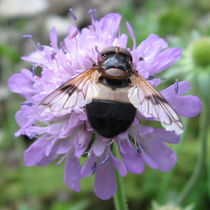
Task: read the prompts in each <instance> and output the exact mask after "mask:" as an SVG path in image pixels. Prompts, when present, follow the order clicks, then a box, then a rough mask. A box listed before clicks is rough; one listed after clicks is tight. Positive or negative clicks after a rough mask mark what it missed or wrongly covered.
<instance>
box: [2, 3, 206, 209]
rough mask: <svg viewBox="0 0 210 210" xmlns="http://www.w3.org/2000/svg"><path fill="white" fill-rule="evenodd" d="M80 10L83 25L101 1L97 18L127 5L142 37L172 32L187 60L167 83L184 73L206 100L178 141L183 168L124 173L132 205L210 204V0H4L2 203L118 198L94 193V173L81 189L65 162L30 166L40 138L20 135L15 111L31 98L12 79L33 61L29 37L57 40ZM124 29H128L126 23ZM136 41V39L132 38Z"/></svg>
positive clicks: (65, 204)
mask: <svg viewBox="0 0 210 210" xmlns="http://www.w3.org/2000/svg"><path fill="white" fill-rule="evenodd" d="M70 7H72V8H74V10H75V13H76V14H77V16H78V21H77V22H78V25H79V27H83V26H86V25H87V24H89V23H90V18H89V16H88V15H87V11H88V10H89V9H91V8H97V17H98V18H99V17H101V16H103V15H104V14H106V13H107V12H114V11H115V12H119V13H121V14H122V16H123V21H124V23H125V21H129V22H130V23H131V25H132V26H133V27H134V30H135V34H136V37H137V41H138V42H137V43H139V42H140V41H142V40H143V39H145V38H146V37H147V36H148V35H149V34H151V33H156V34H159V35H160V36H162V37H164V38H165V39H166V40H167V41H168V42H169V45H170V47H173V46H179V47H181V48H182V49H183V51H184V54H183V57H182V59H181V60H180V61H179V62H178V63H177V64H175V65H174V66H173V67H172V68H170V69H169V70H168V71H166V73H162V74H161V77H162V78H165V80H164V83H163V84H162V85H161V89H162V88H165V87H167V86H168V85H170V84H173V83H174V82H175V80H176V79H178V80H179V81H181V80H187V81H190V82H191V84H192V91H191V94H196V95H198V96H199V97H200V98H202V101H203V106H204V109H203V112H202V114H201V115H200V116H198V117H195V118H193V119H190V120H185V121H184V123H185V126H186V129H185V130H186V131H185V133H184V134H183V136H182V140H183V141H182V142H181V143H180V144H179V145H176V146H174V147H173V149H174V150H176V151H177V154H178V158H179V160H178V163H177V165H176V167H175V168H174V169H173V170H171V171H170V172H168V173H162V172H160V171H157V170H153V169H150V168H149V167H146V170H145V172H144V173H143V174H141V175H134V174H128V176H126V177H125V178H123V181H124V185H125V193H126V197H127V200H128V206H129V209H132V210H140V209H143V210H150V209H152V210H155V209H165V210H170V209H171V210H172V209H177V210H179V209H188V210H189V209H195V210H207V209H210V201H209V200H210V161H209V160H210V158H209V154H208V142H210V139H209V138H208V137H209V132H210V131H209V119H208V118H209V117H210V115H209V110H208V109H210V104H209V101H210V99H209V98H210V94H209V90H210V80H209V78H210V76H209V75H210V40H209V39H210V2H209V0H199V1H194V0H185V1H183V0H174V1H167V0H161V1H160V0H156V1H152V0H147V1H146V0H133V1H120V0H116V1H112V0H106V1H103V0H98V1H97V0H87V1H81V0H78V1H77V0H68V1H67V0H60V1H59V0H51V1H50V0H33V1H32V0H2V1H0V210H10V209H11V210H13V209H18V210H29V209H30V210H41V209H52V210H84V209H93V210H95V209H96V210H97V209H100V210H106V209H114V203H113V200H112V199H110V200H108V201H102V200H100V199H98V198H97V197H96V196H95V195H94V193H93V177H90V178H87V179H83V180H82V187H81V189H82V190H81V192H80V193H74V192H72V191H70V190H69V189H68V188H67V187H66V186H65V185H64V183H63V164H62V165H59V166H55V165H54V164H51V165H49V166H47V167H44V168H40V167H38V166H34V167H25V166H24V165H23V160H22V159H23V151H24V150H25V149H26V148H27V147H28V146H29V145H30V144H31V143H32V142H33V140H29V139H27V138H26V137H20V138H15V137H14V132H15V131H16V130H17V129H18V126H17V124H16V122H15V119H14V115H15V112H16V111H17V110H18V109H19V108H20V103H21V102H23V99H22V98H21V97H19V96H17V95H15V94H12V93H10V92H9V90H8V89H7V80H8V78H9V76H10V75H11V74H13V73H15V72H19V71H20V69H21V68H22V67H28V68H31V66H30V64H29V63H26V62H23V61H21V60H20V56H22V55H26V54H28V53H29V52H31V51H33V46H32V44H31V43H30V42H27V41H25V40H23V39H22V38H21V36H22V35H23V34H32V35H33V37H34V39H35V41H39V42H40V43H42V44H49V39H48V33H49V30H50V28H51V27H52V26H56V28H57V30H58V32H59V37H60V40H62V38H63V37H64V36H65V34H66V29H67V28H68V26H69V25H70V24H73V22H72V20H71V18H70V16H69V13H68V9H69V8H70ZM121 31H122V32H124V31H126V28H125V27H124V26H122V29H121ZM130 43H131V40H130Z"/></svg>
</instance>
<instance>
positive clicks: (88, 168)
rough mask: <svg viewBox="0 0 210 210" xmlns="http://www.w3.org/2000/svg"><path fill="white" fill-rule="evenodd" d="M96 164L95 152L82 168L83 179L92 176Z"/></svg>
mask: <svg viewBox="0 0 210 210" xmlns="http://www.w3.org/2000/svg"><path fill="white" fill-rule="evenodd" d="M94 162H95V156H94V154H93V152H91V153H90V156H89V158H88V160H87V161H86V163H85V165H84V166H83V167H82V170H81V176H82V177H88V176H90V175H92V173H93V165H94Z"/></svg>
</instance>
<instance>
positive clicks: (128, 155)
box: [118, 137, 144, 174]
mask: <svg viewBox="0 0 210 210" xmlns="http://www.w3.org/2000/svg"><path fill="white" fill-rule="evenodd" d="M118 144H119V149H120V154H121V156H122V158H123V160H124V163H125V165H126V168H127V170H128V171H130V172H132V173H135V174H140V173H142V172H143V171H144V161H143V158H142V157H141V155H140V153H138V152H137V150H135V149H134V148H133V146H132V144H131V143H130V141H129V139H119V137H118Z"/></svg>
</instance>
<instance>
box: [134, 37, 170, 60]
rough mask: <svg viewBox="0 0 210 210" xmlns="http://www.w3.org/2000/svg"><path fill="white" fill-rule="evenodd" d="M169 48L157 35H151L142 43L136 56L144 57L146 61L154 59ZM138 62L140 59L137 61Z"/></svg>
mask: <svg viewBox="0 0 210 210" xmlns="http://www.w3.org/2000/svg"><path fill="white" fill-rule="evenodd" d="M167 47H168V44H167V42H166V41H165V40H164V39H162V38H160V37H159V36H158V35H156V34H151V35H149V36H148V37H147V39H145V40H144V41H142V42H141V43H140V45H139V46H138V47H137V49H136V51H135V55H134V56H137V54H138V56H139V57H143V58H145V59H146V60H149V59H151V58H154V57H155V56H156V55H157V54H158V53H159V52H160V51H161V50H163V49H165V48H167ZM133 53H134V52H133ZM137 60H138V59H137Z"/></svg>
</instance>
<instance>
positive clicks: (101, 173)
mask: <svg viewBox="0 0 210 210" xmlns="http://www.w3.org/2000/svg"><path fill="white" fill-rule="evenodd" d="M116 190H117V185H116V180H115V171H114V167H113V163H112V161H111V158H109V159H108V160H107V161H106V162H105V163H104V164H102V165H99V166H98V167H97V169H96V175H95V182H94V192H95V194H96V195H97V196H98V197H99V198H100V199H102V200H108V199H110V198H111V197H112V196H113V195H114V194H115V193H116Z"/></svg>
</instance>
